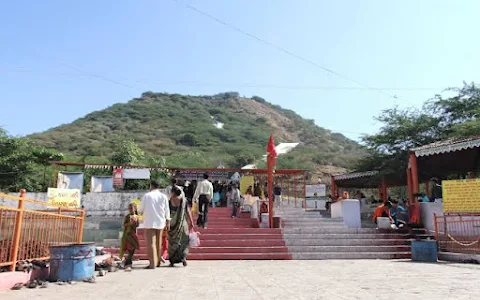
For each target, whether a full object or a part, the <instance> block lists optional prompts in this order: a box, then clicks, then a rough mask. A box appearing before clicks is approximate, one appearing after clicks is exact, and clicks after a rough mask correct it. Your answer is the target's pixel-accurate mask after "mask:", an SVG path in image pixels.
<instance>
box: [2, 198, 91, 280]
mask: <svg viewBox="0 0 480 300" xmlns="http://www.w3.org/2000/svg"><path fill="white" fill-rule="evenodd" d="M24 194H25V192H24V191H23V192H21V196H20V197H15V196H12V195H7V194H2V193H0V198H3V199H8V200H10V201H11V202H13V203H15V202H16V204H17V205H11V206H2V205H0V267H6V266H8V267H10V270H12V271H13V270H14V269H15V265H16V263H17V261H19V260H44V259H48V258H49V256H50V251H49V248H50V246H53V245H63V244H70V243H81V241H82V233H83V226H84V217H85V211H84V210H81V209H68V208H63V207H58V206H55V205H51V204H48V203H45V202H41V201H36V200H33V199H28V198H25V197H23V195H24ZM12 200H13V201H12ZM25 203H32V204H35V206H36V207H38V206H39V207H42V208H44V209H40V210H38V209H36V210H34V209H26V208H25ZM52 207H53V209H52Z"/></svg>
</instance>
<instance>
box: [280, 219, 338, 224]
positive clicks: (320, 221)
mask: <svg viewBox="0 0 480 300" xmlns="http://www.w3.org/2000/svg"><path fill="white" fill-rule="evenodd" d="M283 223H306V224H310V223H311V224H343V220H337V219H334V220H332V219H321V218H319V219H313V218H309V219H293V218H292V219H283Z"/></svg>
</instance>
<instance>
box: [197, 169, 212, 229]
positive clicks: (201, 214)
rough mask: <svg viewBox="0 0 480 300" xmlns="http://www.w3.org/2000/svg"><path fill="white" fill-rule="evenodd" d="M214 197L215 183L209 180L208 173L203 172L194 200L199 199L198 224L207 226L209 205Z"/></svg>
mask: <svg viewBox="0 0 480 300" xmlns="http://www.w3.org/2000/svg"><path fill="white" fill-rule="evenodd" d="M212 199H213V185H212V183H211V182H210V181H208V174H207V173H205V174H203V180H202V181H201V182H199V183H198V185H197V189H196V190H195V194H194V195H193V201H198V219H197V226H200V227H203V228H207V222H208V205H209V203H210V202H211V201H212Z"/></svg>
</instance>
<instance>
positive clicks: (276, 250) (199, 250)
mask: <svg viewBox="0 0 480 300" xmlns="http://www.w3.org/2000/svg"><path fill="white" fill-rule="evenodd" d="M190 253H288V248H287V247H285V246H271V247H202V246H200V247H195V248H191V249H190Z"/></svg>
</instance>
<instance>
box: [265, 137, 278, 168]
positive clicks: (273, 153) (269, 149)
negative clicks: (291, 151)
mask: <svg viewBox="0 0 480 300" xmlns="http://www.w3.org/2000/svg"><path fill="white" fill-rule="evenodd" d="M267 152H268V154H269V155H270V157H271V158H272V163H273V165H275V163H276V157H277V150H275V142H274V141H273V134H270V139H269V141H268V146H267Z"/></svg>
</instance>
